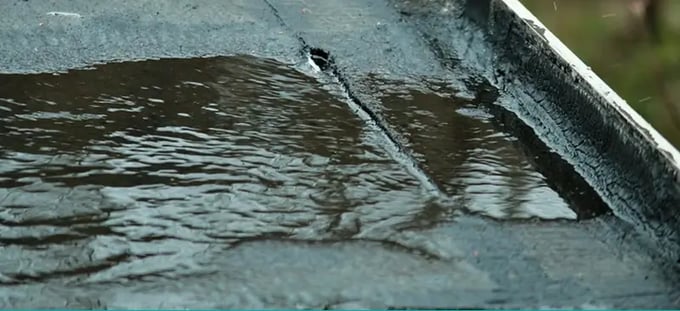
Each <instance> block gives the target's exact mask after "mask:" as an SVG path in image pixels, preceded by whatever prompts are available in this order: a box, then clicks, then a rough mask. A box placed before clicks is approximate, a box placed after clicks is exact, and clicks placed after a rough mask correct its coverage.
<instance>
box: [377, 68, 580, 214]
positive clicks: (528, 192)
mask: <svg viewBox="0 0 680 311" xmlns="http://www.w3.org/2000/svg"><path fill="white" fill-rule="evenodd" d="M367 83H369V84H371V85H373V86H374V91H375V92H376V93H377V94H379V97H380V98H381V101H382V103H383V106H384V107H383V110H384V114H385V115H386V116H387V118H388V121H389V122H390V123H391V124H392V125H394V126H395V127H396V128H397V131H398V132H399V133H400V134H401V135H402V136H403V137H405V138H406V139H407V140H408V141H409V147H410V148H411V149H413V150H414V152H415V156H416V157H417V158H418V160H419V162H420V163H422V165H423V167H424V170H425V172H426V173H427V174H428V175H430V176H431V177H432V178H433V180H434V181H435V182H436V183H437V184H438V185H439V186H440V188H442V189H443V191H444V192H445V193H447V194H448V195H451V196H453V197H454V198H455V199H456V200H457V201H459V202H461V205H462V206H463V207H465V208H466V209H467V210H469V211H473V212H476V213H480V214H483V215H487V216H490V217H494V218H528V217H539V218H544V219H556V218H564V219H575V218H576V217H577V215H576V213H575V212H574V211H573V210H571V209H570V208H569V205H568V204H567V203H566V202H565V201H564V200H563V199H562V198H561V197H560V195H559V194H558V193H556V192H555V191H554V190H553V189H551V188H550V187H549V186H548V184H547V183H546V180H545V177H544V176H543V175H542V174H541V173H539V172H537V171H536V170H535V169H534V167H533V166H532V164H531V162H530V161H529V159H527V157H526V155H525V154H523V153H522V152H520V150H518V149H517V147H516V144H515V141H516V138H515V137H513V136H511V135H509V134H507V133H503V132H500V131H499V130H498V128H497V127H495V126H494V125H493V124H492V122H491V119H492V118H493V116H492V115H491V114H489V113H488V112H486V111H485V110H484V107H482V106H480V105H475V104H472V103H468V102H466V101H464V100H461V101H460V102H455V101H454V100H452V99H450V98H448V97H447V96H446V95H445V94H451V93H453V92H452V91H451V90H447V89H446V88H445V87H444V86H442V85H438V83H434V82H430V83H429V87H430V88H437V89H438V90H435V91H436V92H431V91H427V90H425V91H424V90H418V89H417V88H404V87H403V84H402V83H399V82H397V81H385V80H379V79H371V80H370V82H367ZM438 93H442V94H438Z"/></svg>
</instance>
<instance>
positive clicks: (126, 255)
mask: <svg viewBox="0 0 680 311" xmlns="http://www.w3.org/2000/svg"><path fill="white" fill-rule="evenodd" d="M426 2H427V1H425V2H423V3H415V4H414V3H408V2H404V3H406V4H404V3H393V2H388V1H368V0H366V1H361V0H357V1H272V2H269V3H267V2H259V1H236V0H234V1H207V0H206V1H173V2H169V1H148V2H141V3H136V2H129V3H127V4H126V5H124V6H122V5H121V6H116V7H111V6H108V5H103V4H100V3H93V2H90V1H63V2H62V1H56V2H50V3H46V2H36V1H6V2H2V3H0V9H4V10H9V11H10V12H13V14H10V15H11V16H12V17H11V18H8V19H3V20H2V21H0V24H3V23H4V26H2V25H0V26H1V27H0V29H3V30H1V31H0V41H2V42H13V43H15V45H12V46H10V45H6V44H3V45H0V53H2V55H8V56H9V57H7V58H5V60H4V61H3V62H2V63H0V69H1V70H2V71H4V72H7V73H12V74H4V75H0V129H2V134H0V141H1V143H0V146H1V149H2V152H1V153H0V198H2V199H0V200H1V201H0V206H1V207H0V245H1V246H0V247H1V248H2V252H0V257H1V258H2V259H1V260H0V284H1V285H0V305H2V306H5V307H13V308H40V307H69V308H78V307H90V308H155V307H160V308H163V307H166V308H171V307H189V308H229V307H231V308H258V307H279V308H288V307H308V308H322V307H326V308H357V307H377V308H384V307H396V308H401V307H416V308H446V307H463V308H464V307H506V308H512V307H526V308H537V307H567V308H578V307H585V308H588V307H605V308H617V307H674V306H677V305H678V303H680V301H678V297H679V296H678V289H677V285H675V283H674V282H673V279H672V277H669V273H668V271H667V270H665V268H663V267H662V266H660V265H659V264H658V262H657V261H656V260H655V259H654V258H653V256H651V255H650V254H651V253H650V252H649V251H648V250H646V249H645V248H644V245H643V244H642V243H641V242H640V240H639V239H638V238H637V237H636V235H635V234H632V233H630V234H629V233H628V232H629V231H630V225H628V224H627V223H626V222H624V221H622V220H621V219H619V218H617V217H615V216H613V215H612V214H611V213H610V212H608V209H607V207H606V206H605V204H604V203H603V202H602V200H601V199H600V198H599V197H598V196H597V194H596V193H595V192H594V191H593V189H591V188H590V187H589V186H588V184H587V183H586V182H585V181H584V180H583V179H582V178H581V177H580V176H579V175H578V174H576V173H575V171H574V169H573V168H572V167H571V166H570V165H569V164H568V163H567V162H566V161H564V160H562V159H561V158H560V157H559V156H558V155H556V154H555V152H554V151H553V150H551V149H550V148H548V147H546V146H545V145H544V144H543V143H542V142H541V141H540V140H539V139H538V138H537V137H536V136H535V134H534V133H533V131H532V130H531V129H530V128H528V127H527V126H526V125H524V124H523V123H522V122H521V121H519V120H518V119H517V117H514V116H513V115H512V114H511V113H508V112H507V111H505V110H503V109H501V108H499V106H498V105H496V103H498V102H503V101H512V100H517V99H516V98H513V97H512V96H511V94H509V93H507V92H505V91H503V90H498V89H496V88H494V87H493V86H491V84H490V83H489V82H488V81H485V80H484V78H483V75H482V74H480V73H479V72H475V71H474V70H470V69H469V67H466V66H462V65H461V63H462V62H463V60H464V61H465V62H468V63H469V62H479V63H483V62H484V59H483V58H479V59H476V58H475V57H477V56H476V55H477V54H475V53H469V54H450V53H449V52H447V51H449V50H450V49H448V48H447V45H459V46H466V45H472V44H473V43H474V42H475V40H479V38H478V36H476V35H475V33H474V32H471V33H470V35H469V37H468V38H467V39H466V40H462V39H461V38H460V37H461V36H460V35H459V36H457V38H458V39H457V40H454V41H452V42H442V41H439V40H437V39H436V37H437V34H432V33H422V32H421V30H419V28H417V27H412V25H411V24H409V23H407V22H406V21H405V20H404V17H405V16H407V15H409V16H412V15H413V14H417V13H418V12H419V10H420V9H424V8H421V7H420V6H418V5H424V4H428V5H437V8H438V9H439V10H441V14H443V16H451V17H452V16H457V15H456V12H459V10H460V8H459V7H457V6H456V2H446V1H441V2H438V3H426ZM396 4H399V6H396ZM404 5H406V6H407V7H406V8H407V9H408V10H405V8H404ZM55 12H67V13H77V14H78V15H74V14H70V15H69V14H62V13H55ZM463 25H465V24H463ZM461 27H462V26H461ZM310 47H315V48H320V49H323V50H325V51H328V52H330V53H331V55H332V57H333V59H332V62H333V65H334V66H335V68H336V69H335V72H319V71H318V70H316V69H315V68H314V66H312V65H311V64H310V63H309V59H308V57H309V55H308V54H306V52H305V51H308V50H309V48H310ZM457 50H465V49H464V48H460V47H459V48H458V49H457ZM27 51H32V52H30V53H28V52H27ZM206 55H238V56H230V57H209V58H200V59H197V58H195V57H198V56H206ZM244 55H250V56H244ZM145 58H172V59H164V60H155V61H154V60H152V61H143V62H123V63H116V64H107V65H98V66H94V67H91V68H89V69H88V70H71V71H68V72H61V73H60V74H57V75H54V74H52V73H45V74H28V75H26V74H17V73H28V72H35V71H38V72H54V71H64V70H67V69H70V68H81V67H84V66H91V65H92V64H93V63H95V62H110V61H116V60H117V61H124V60H132V59H145ZM482 67H483V66H482ZM577 219H578V220H577Z"/></svg>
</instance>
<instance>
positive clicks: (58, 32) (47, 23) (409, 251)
mask: <svg viewBox="0 0 680 311" xmlns="http://www.w3.org/2000/svg"><path fill="white" fill-rule="evenodd" d="M272 8H273V9H272ZM463 9H464V7H463V5H462V2H457V1H373V0H354V1H345V0H343V1H311V0H309V1H274V0H272V1H270V3H265V2H261V1H207V0H206V1H160V0H159V1H140V2H136V1H129V2H125V5H122V4H119V5H115V6H112V5H111V3H110V2H104V1H87V0H83V1H52V2H43V1H3V2H0V10H2V11H3V12H5V16H6V18H3V19H2V21H0V29H2V30H1V31H0V42H2V43H3V44H1V45H0V55H3V58H2V60H1V61H0V71H3V72H49V71H55V70H65V69H69V68H74V67H83V66H88V65H91V64H93V63H98V62H108V61H114V60H129V59H144V58H157V57H182V58H186V57H196V56H205V55H229V54H234V53H246V54H252V55H257V56H264V57H273V58H277V59H280V60H283V61H287V62H304V61H305V59H304V58H303V57H302V55H301V53H300V52H301V51H302V49H303V48H304V46H303V45H302V44H301V42H300V39H303V41H304V42H305V43H306V44H307V45H309V46H312V47H318V48H323V49H326V50H328V51H330V52H331V54H332V55H333V57H334V59H335V63H336V64H337V67H338V70H337V75H338V77H340V78H341V80H342V82H343V84H344V86H345V88H346V90H349V91H350V92H351V93H352V94H353V95H354V96H355V102H356V103H358V104H361V105H364V106H365V109H367V110H368V111H373V112H374V115H375V117H376V119H377V120H378V122H380V123H382V124H383V125H384V126H385V128H386V129H387V130H388V131H390V132H392V131H394V132H395V133H398V132H399V131H398V130H397V129H396V128H395V126H394V125H392V124H390V123H389V122H387V120H388V118H387V117H386V116H385V114H383V113H381V101H380V99H379V96H376V92H375V85H374V84H372V83H371V79H372V77H371V75H379V76H381V77H384V78H395V79H406V80H410V84H412V85H415V86H419V85H420V86H421V87H425V86H423V85H424V84H425V83H423V81H427V80H432V79H434V80H445V81H447V83H448V84H449V85H448V87H449V88H451V89H453V90H455V91H453V92H451V93H455V94H456V96H457V97H464V98H469V99H470V100H473V101H474V100H476V99H478V100H479V101H482V102H483V101H484V100H482V99H481V96H482V95H483V94H482V93H483V92H480V91H479V87H478V86H479V85H480V84H483V83H482V82H480V81H483V80H485V79H486V80H490V78H492V77H494V76H495V75H496V73H495V72H494V71H493V69H494V68H499V66H498V65H497V64H495V63H494V58H493V57H494V56H495V55H496V54H494V53H493V50H492V46H493V45H491V44H490V43H487V42H486V41H485V37H484V35H483V32H482V31H481V30H479V29H477V28H475V26H474V25H473V24H471V23H469V22H467V21H464V20H461V19H460V18H459V16H460V14H462V12H463ZM51 11H65V12H75V13H78V14H80V16H81V17H71V16H50V15H47V13H48V12H51ZM479 16H481V18H482V20H485V18H486V15H484V14H480V15H479ZM491 82H492V84H495V85H501V86H502V87H501V90H500V91H498V94H497V97H496V96H493V97H492V99H491V100H490V103H486V104H491V103H492V102H495V103H500V104H501V106H503V107H506V108H508V109H509V110H511V111H514V112H516V113H517V115H519V116H520V118H522V119H524V120H526V121H529V122H527V123H529V124H531V125H532V126H535V128H536V132H537V133H538V135H539V136H540V137H541V138H542V139H545V140H546V141H548V142H549V144H548V145H549V146H550V147H551V148H553V149H555V150H556V151H558V152H559V153H560V154H562V155H564V156H565V157H566V158H567V159H568V160H569V161H570V162H571V163H572V164H574V163H575V166H576V168H577V170H576V171H578V172H579V173H582V174H583V175H585V176H586V177H587V178H586V179H587V180H588V182H590V183H591V184H593V185H594V188H595V189H596V190H597V191H599V192H600V193H605V194H606V191H603V189H602V187H601V185H602V183H604V184H605V185H609V184H611V183H612V179H613V181H614V182H616V183H618V184H620V185H621V188H619V190H617V192H616V193H617V194H619V193H623V194H622V195H620V196H619V195H616V196H614V197H607V196H605V200H606V201H607V202H608V203H610V204H612V206H614V207H615V208H619V210H618V211H619V212H620V214H623V215H624V216H628V214H627V213H626V211H629V210H627V209H625V205H626V204H635V203H633V202H639V200H643V199H644V198H645V195H647V196H649V195H650V194H649V193H646V194H645V192H640V193H641V194H632V195H629V196H626V195H625V193H629V192H631V191H633V190H635V189H637V188H638V184H637V182H634V181H635V180H638V179H636V176H638V175H640V174H642V175H644V174H646V173H645V172H647V170H646V169H645V168H644V166H639V167H640V169H639V170H637V171H633V172H632V173H635V172H637V174H638V175H632V177H631V176H624V175H617V174H624V173H625V172H626V171H627V170H624V169H622V167H621V166H616V165H607V166H602V168H601V169H605V168H607V169H613V170H611V172H610V171H609V170H608V171H607V172H609V173H607V174H611V175H607V174H605V176H610V177H609V178H611V179H610V180H608V181H600V180H595V179H593V177H594V176H595V174H596V173H597V172H598V171H597V170H592V171H588V169H587V167H588V165H589V164H591V163H592V162H591V158H590V157H589V156H588V154H586V157H585V158H584V157H583V156H581V155H579V156H574V155H571V156H570V153H569V151H570V150H572V149H571V148H569V147H566V146H570V144H571V142H572V139H574V138H573V137H571V136H569V135H579V134H578V133H580V132H574V134H572V132H569V131H567V129H571V128H576V129H578V127H566V126H565V123H562V121H564V122H570V123H569V124H574V123H573V122H576V119H570V118H555V119H553V118H550V117H546V116H551V115H553V114H551V113H550V112H549V111H546V112H541V113H539V114H536V113H525V112H526V111H525V112H523V110H522V109H524V110H530V112H536V111H540V109H547V108H550V106H546V105H545V103H546V101H544V100H541V99H538V100H536V99H535V98H532V96H530V95H527V93H531V89H530V88H528V86H527V85H525V84H523V83H520V82H516V83H514V82H513V83H498V82H497V81H491ZM1 96H2V94H0V97H1ZM494 97H495V98H494ZM494 99H495V100H494ZM546 107H547V108H546ZM576 111H578V110H576ZM575 115H578V113H576V114H575ZM527 116H529V117H533V119H527V118H528V117H527ZM536 120H541V121H543V122H544V126H542V127H541V126H536V123H535V121H536ZM550 122H554V123H553V124H550ZM546 124H547V125H546ZM587 130H592V128H587ZM555 131H558V134H555ZM605 133H609V134H611V136H609V137H608V138H607V139H614V138H616V137H619V136H616V135H614V134H620V133H618V132H612V131H611V130H610V131H606V132H605ZM623 135H625V133H624V134H623ZM393 136H394V137H393V139H394V141H393V143H394V144H395V145H396V146H397V147H405V149H406V154H407V155H408V157H407V158H408V159H406V160H405V161H406V162H407V164H408V163H415V164H416V166H418V167H417V169H416V170H415V171H411V173H412V174H420V173H422V172H424V171H426V170H427V168H426V167H424V166H422V165H420V164H419V163H418V156H417V153H418V150H415V151H413V152H410V151H409V150H410V149H409V148H408V146H409V145H410V144H409V141H408V139H407V138H405V137H402V136H401V135H397V134H395V135H393ZM624 140H625V139H624ZM586 141H588V142H592V139H591V140H586ZM560 146H561V147H560ZM543 148H545V147H543ZM582 148H586V149H587V148H595V146H589V145H584V146H582ZM627 148H628V147H627ZM621 150H630V149H625V148H623V149H621ZM614 151H616V150H614ZM614 151H612V152H614ZM627 152H633V151H627ZM592 153H593V154H596V153H597V152H596V151H593V152H592ZM633 153H634V152H633ZM590 156H592V154H591V155H590ZM597 159H600V160H602V159H604V160H605V161H608V159H610V158H609V157H604V156H603V157H597ZM615 159H616V158H611V160H615ZM652 164H653V163H652ZM545 166H546V165H544V167H545ZM584 167H585V168H584ZM597 167H600V166H597ZM652 167H656V166H653V165H652ZM544 169H545V168H544ZM548 169H549V168H548ZM654 169H655V170H656V168H654ZM565 173H566V174H574V172H573V171H569V170H566V171H565ZM655 174H660V178H662V179H664V180H666V179H668V178H671V177H669V176H668V171H664V170H663V169H658V173H655ZM620 176H624V177H620ZM657 177H659V176H657ZM415 179H416V180H418V181H419V182H420V183H421V185H422V186H423V187H424V188H425V189H426V190H433V191H432V192H431V195H433V196H436V197H440V198H441V197H444V198H446V197H447V196H448V193H447V192H446V189H445V187H442V185H441V183H438V182H437V179H436V178H434V177H431V176H430V178H426V179H422V178H421V179H418V178H417V177H416V178H415ZM576 179H578V178H576ZM623 180H630V183H626V182H624V181H623ZM640 182H644V179H643V180H640ZM598 185H600V188H598ZM660 185H661V186H657V187H661V188H660V191H662V192H666V193H668V197H669V198H671V199H672V198H673V196H674V195H675V193H677V192H675V191H676V189H674V188H673V184H668V183H666V184H660ZM432 188H434V189H432ZM617 198H619V199H617ZM621 198H625V199H621ZM629 198H630V199H631V200H632V201H627V200H628V199H629ZM78 200H80V202H82V201H88V200H90V201H91V200H98V198H80V199H78ZM669 200H670V199H669ZM622 202H623V203H622ZM655 202H656V201H655ZM672 204H673V201H672V200H670V201H664V199H663V198H662V197H660V199H659V201H658V202H656V203H654V202H651V201H650V207H649V208H647V209H653V208H655V207H656V208H658V207H664V206H671V205H672ZM675 215H677V214H675ZM661 218H663V217H660V220H667V218H668V217H666V218H663V219H661ZM645 219H648V218H645V217H639V218H633V220H635V221H636V222H637V223H638V224H640V223H644V222H645V221H646V220H645ZM671 220H672V219H671ZM670 224H671V227H669V228H671V229H672V228H673V227H672V226H675V225H676V224H677V223H674V222H670ZM13 229H15V227H7V228H3V232H8V231H5V230H13ZM364 230H365V231H362V232H358V233H357V234H356V235H355V236H353V238H352V239H349V240H345V241H337V242H333V243H331V242H328V243H319V242H310V241H304V239H302V241H301V240H300V239H295V240H294V241H277V240H271V241H252V242H245V243H242V244H239V245H237V246H235V247H233V248H225V247H220V245H207V246H205V247H203V248H191V247H190V245H186V246H185V245H184V244H179V245H175V246H167V247H171V248H172V249H182V251H183V252H185V253H186V254H188V256H192V257H201V258H206V262H208V263H209V264H206V266H205V267H203V269H204V270H203V271H205V274H204V275H200V274H199V275H176V276H174V278H159V279H153V280H152V281H142V280H131V281H129V282H127V283H123V284H117V283H111V284H108V283H97V282H93V283H92V284H78V285H77V286H74V285H73V284H69V283H67V284H64V283H63V281H61V280H60V279H58V278H57V279H55V280H51V281H47V282H44V283H29V284H21V285H13V286H9V285H6V286H3V287H1V288H0V299H2V300H0V301H1V304H2V306H4V307H15V308H21V307H35V308H38V307H62V306H66V307H108V308H135V307H151V308H153V307H180V306H182V307H192V308H201V307H205V308H208V307H240V308H246V307H296V306H300V307H323V306H328V307H339V308H353V307H357V306H370V307H385V306H394V307H425V308H427V307H480V306H481V307H484V306H487V307H508V308H512V307H525V308H532V307H567V308H576V307H589V306H590V307H592V306H601V307H606V308H617V307H619V308H622V307H646V308H651V307H677V306H678V305H679V304H680V301H679V300H678V299H680V295H679V293H678V288H677V285H676V284H677V283H675V280H676V277H675V274H674V273H673V271H672V268H673V267H669V266H672V264H671V263H669V261H668V257H670V256H672V255H673V254H675V253H674V251H673V250H671V251H670V254H669V253H668V252H666V255H667V256H668V257H667V258H666V259H663V260H662V259H655V258H654V257H656V254H657V253H658V252H657V251H656V250H655V249H654V247H653V245H652V246H650V245H649V244H648V243H647V242H645V241H646V234H645V233H642V234H638V233H636V232H638V227H635V226H633V225H631V224H628V223H627V222H625V221H623V220H621V219H620V218H618V217H615V216H612V215H604V216H600V217H598V218H596V219H592V220H586V221H581V222H568V221H565V222H560V221H558V222H538V221H514V222H503V221H495V220H489V219H484V218H479V217H473V216H465V217H461V218H457V219H456V220H451V221H441V222H439V223H435V224H432V225H431V227H430V228H418V229H406V230H401V231H400V232H399V233H395V232H393V231H390V230H386V229H384V228H380V227H378V228H373V229H372V230H371V228H364ZM381 230H383V231H381ZM672 234H674V233H672V232H671V233H670V234H669V236H671V237H673V236H672ZM362 239H370V240H372V241H376V240H377V241H383V242H384V241H391V242H393V243H397V244H399V245H402V246H404V245H405V246H406V247H402V248H398V247H397V248H394V247H389V246H385V245H384V244H381V243H377V242H367V241H363V240H362ZM88 243H90V244H91V245H90V244H87V243H86V245H74V246H71V247H67V248H65V249H64V252H74V253H77V252H80V251H82V249H83V248H88V247H90V248H93V249H105V248H106V244H107V243H113V241H108V240H107V239H94V240H92V241H89V242H88ZM667 243H668V242H667ZM102 244H103V245H102ZM666 245H672V244H666ZM159 247H163V246H162V245H161V246H159ZM2 248H3V249H2V251H3V252H4V253H5V254H11V251H12V249H11V248H12V247H11V246H8V245H6V244H4V245H3V246H2ZM414 250H420V251H421V254H420V255H417V254H415V255H414V254H413V251H414ZM262 254H267V255H266V256H263V255H262ZM105 255H106V254H100V257H103V258H106V256H105ZM215 258H219V259H220V260H222V261H220V260H215ZM309 258H312V259H311V260H310V259H309ZM150 260H151V261H152V262H150V263H142V264H147V265H158V266H159V268H162V264H163V262H162V261H159V262H153V259H150ZM33 261H37V262H39V261H40V259H39V258H37V259H35V260H33ZM33 261H31V260H29V261H28V263H26V262H23V261H19V260H18V259H17V260H16V262H13V261H12V260H11V259H10V258H7V260H5V263H4V264H5V265H6V266H4V267H3V269H4V270H0V280H1V279H2V278H3V277H4V275H6V274H8V273H13V272H15V271H14V269H16V267H17V265H18V266H22V265H32V264H34V263H33ZM95 261H96V260H95ZM220 262H221V263H220ZM134 265H135V261H134V260H132V261H131V262H130V263H129V265H128V266H121V267H118V269H120V270H123V271H125V269H134ZM214 265H219V266H214ZM107 273H110V274H115V273H116V270H115V269H114V270H112V271H109V272H107Z"/></svg>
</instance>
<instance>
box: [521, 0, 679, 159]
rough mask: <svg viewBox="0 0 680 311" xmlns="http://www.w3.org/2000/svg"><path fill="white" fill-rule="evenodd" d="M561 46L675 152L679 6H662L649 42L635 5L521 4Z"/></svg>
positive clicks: (621, 0) (593, 0)
mask: <svg viewBox="0 0 680 311" xmlns="http://www.w3.org/2000/svg"><path fill="white" fill-rule="evenodd" d="M522 2H523V3H524V5H525V6H526V7H527V8H528V9H529V10H531V11H532V12H533V13H534V14H535V15H536V16H537V17H538V18H539V19H540V20H541V21H542V22H543V23H544V24H545V25H546V26H547V27H548V28H549V29H550V30H551V31H552V32H553V33H554V34H555V35H556V36H558V37H559V38H560V39H561V40H562V42H564V43H565V44H566V45H567V46H568V47H569V48H571V50H572V51H573V52H574V53H576V54H577V55H578V56H579V57H580V58H581V59H582V60H583V61H584V62H585V63H586V64H588V66H591V67H592V69H593V70H594V71H595V73H597V74H598V75H599V76H600V77H601V78H602V79H603V80H605V81H606V82H607V83H608V84H609V85H610V86H611V87H612V88H613V89H614V90H615V91H616V92H617V93H618V94H619V95H621V97H623V98H624V99H625V100H626V101H627V102H628V104H629V105H631V106H632V107H633V108H634V109H635V110H637V111H638V112H639V113H640V114H641V115H642V116H643V117H644V118H645V119H647V121H648V122H650V123H651V124H652V125H653V126H654V127H655V128H656V129H657V130H658V131H659V132H661V134H662V135H663V136H664V137H666V139H668V140H669V141H670V142H671V143H672V144H674V145H675V146H676V148H679V147H680V0H667V1H663V3H662V7H661V10H660V11H659V12H660V15H659V21H660V23H659V26H660V28H659V29H660V31H659V35H660V36H659V38H660V41H654V40H652V39H651V37H650V36H649V33H648V32H647V31H646V28H645V27H644V20H643V18H642V16H641V15H638V14H635V13H634V12H635V9H634V8H633V5H634V2H635V0H561V1H560V0H522Z"/></svg>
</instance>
